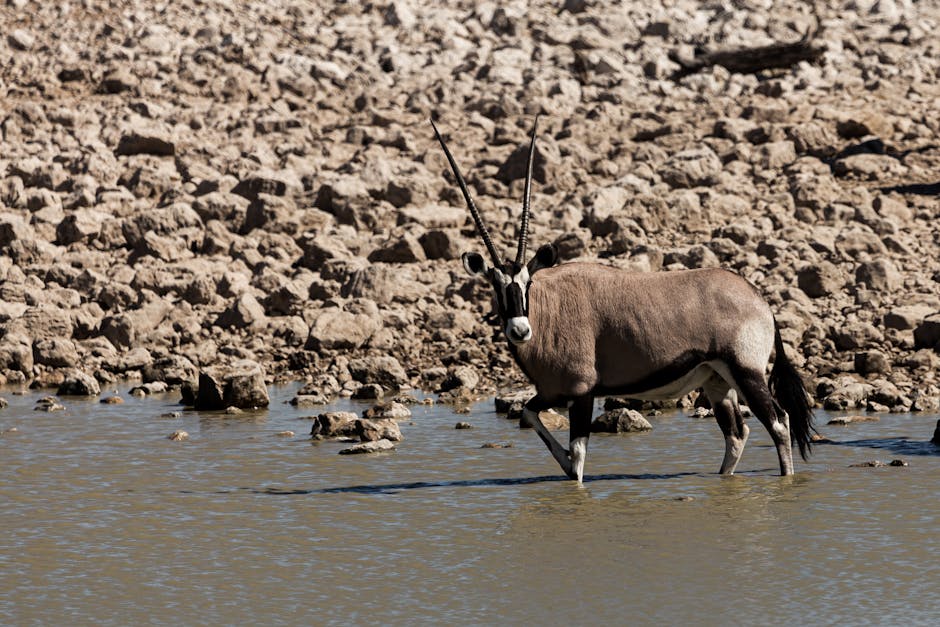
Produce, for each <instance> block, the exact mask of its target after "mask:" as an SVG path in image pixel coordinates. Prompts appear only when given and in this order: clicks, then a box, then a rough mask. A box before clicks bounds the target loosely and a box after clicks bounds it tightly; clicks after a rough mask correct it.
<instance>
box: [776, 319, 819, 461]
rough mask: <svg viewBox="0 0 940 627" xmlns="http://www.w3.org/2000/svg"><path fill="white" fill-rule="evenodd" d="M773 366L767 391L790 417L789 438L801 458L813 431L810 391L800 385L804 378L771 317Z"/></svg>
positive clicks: (809, 447)
mask: <svg viewBox="0 0 940 627" xmlns="http://www.w3.org/2000/svg"><path fill="white" fill-rule="evenodd" d="M774 349H775V350H776V351H777V356H776V357H775V358H774V367H773V368H772V369H771V370H770V393H771V394H772V395H773V397H774V399H775V400H776V401H777V403H779V405H780V407H782V408H783V410H784V411H785V412H787V415H788V416H789V417H790V439H791V440H792V441H793V442H796V444H797V446H799V447H800V456H801V457H802V458H803V459H806V457H807V456H808V455H809V454H810V453H811V452H812V451H811V448H812V436H813V434H814V433H816V427H814V426H813V409H812V407H810V404H809V395H808V394H807V393H806V388H804V387H803V379H802V378H800V373H798V372H797V371H796V368H794V367H793V364H792V363H790V360H789V359H787V353H786V352H785V351H784V350H783V340H781V339H780V328H779V327H778V326H777V322H776V320H775V321H774Z"/></svg>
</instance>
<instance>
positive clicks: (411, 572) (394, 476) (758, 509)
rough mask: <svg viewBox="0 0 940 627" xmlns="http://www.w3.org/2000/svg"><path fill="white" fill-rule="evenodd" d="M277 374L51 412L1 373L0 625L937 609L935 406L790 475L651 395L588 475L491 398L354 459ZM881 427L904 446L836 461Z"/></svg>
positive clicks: (756, 433) (593, 460) (781, 615)
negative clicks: (655, 409) (726, 451)
mask: <svg viewBox="0 0 940 627" xmlns="http://www.w3.org/2000/svg"><path fill="white" fill-rule="evenodd" d="M291 395H292V390H291V389H285V390H276V391H275V395H274V398H273V399H272V400H273V402H272V405H271V409H270V410H269V411H267V412H260V413H258V414H248V415H245V414H242V415H238V416H225V415H222V414H207V413H196V412H182V415H181V417H179V418H166V417H162V416H164V415H165V414H166V413H168V412H169V411H173V410H178V409H179V408H178V406H176V405H175V399H172V398H169V397H167V398H165V399H147V400H138V399H129V400H128V402H127V403H125V404H124V405H102V404H100V403H96V402H93V401H89V402H82V401H80V400H69V401H68V402H67V403H66V406H67V409H66V411H65V412H59V413H57V414H52V415H47V414H42V415H40V414H38V413H36V412H33V411H32V406H33V404H34V401H35V398H34V397H29V396H26V397H8V398H9V400H10V401H11V407H9V408H7V409H5V410H3V411H2V412H0V434H2V435H0V459H2V460H3V463H2V464H0V502H2V503H3V507H2V510H0V511H2V514H0V590H2V591H3V592H4V594H3V595H0V624H23V623H41V624H59V623H63V622H65V621H70V622H75V621H76V619H78V622H81V623H96V624H98V623H100V624H115V625H125V624H136V623H152V622H159V623H168V622H183V623H187V624H191V623H263V624H269V623H289V624H294V623H303V624H309V623H316V624H343V625H345V624H350V623H354V624H357V623H364V622H374V621H375V620H376V618H377V617H380V618H379V620H380V621H381V622H382V623H383V624H413V623H415V622H418V623H434V624H438V623H445V622H446V623H451V624H493V623H500V624H507V623H509V624H512V623H525V624H539V623H548V624H557V623H562V622H565V623H576V624H583V623H594V624H596V623H611V624H624V623H629V624H678V623H692V624H780V623H784V622H795V621H800V622H805V621H806V618H807V617H812V618H811V620H812V622H813V623H823V624H836V623H853V624H855V623H865V622H874V623H890V624H897V623H911V624H918V623H920V624H925V623H929V622H931V621H932V620H933V619H935V618H936V611H937V610H936V608H937V607H940V593H938V591H937V589H936V585H935V582H936V581H937V580H938V579H940V572H938V560H937V559H936V557H935V556H936V555H937V554H938V549H940V538H938V536H937V534H936V531H935V526H936V520H937V519H938V516H940V504H938V502H937V499H936V485H937V484H938V479H940V456H938V455H937V454H936V452H933V451H934V450H935V449H933V448H927V446H930V447H932V445H928V444H927V443H926V442H922V441H918V440H917V439H916V438H917V434H921V433H927V434H928V435H929V433H932V430H933V424H934V423H935V421H936V417H916V416H905V417H884V418H883V419H882V421H881V422H880V423H866V424H862V425H857V426H854V427H847V428H845V429H844V430H843V429H840V430H839V431H838V434H839V435H840V436H841V441H840V442H834V443H831V444H829V445H821V446H818V447H817V449H816V450H817V452H816V455H815V457H814V458H813V460H812V461H811V462H810V463H809V464H803V463H798V473H799V474H797V475H795V476H793V477H783V478H782V477H778V476H777V475H776V472H777V471H776V457H775V454H774V451H773V447H772V446H769V438H767V437H766V434H765V433H764V432H763V431H762V430H760V429H752V438H751V439H752V441H751V443H750V444H749V446H748V448H747V450H746V451H745V454H744V457H743V459H742V462H741V466H740V469H741V472H740V473H739V474H738V475H735V476H733V477H722V476H718V475H716V474H714V471H715V470H717V467H718V464H719V463H720V458H721V454H722V452H723V442H722V439H721V435H720V432H719V430H718V428H717V427H716V426H715V425H714V424H713V423H709V422H708V421H699V420H689V419H687V418H685V417H683V416H681V415H677V414H676V415H666V416H661V417H657V418H654V419H653V421H654V430H653V432H651V433H649V434H644V435H643V436H642V437H631V436H629V435H627V436H605V437H595V438H592V440H591V447H590V453H589V455H588V468H587V472H588V476H587V478H586V479H585V483H584V486H580V487H579V486H577V485H575V484H573V483H572V482H570V481H568V480H567V479H565V478H564V477H562V476H561V475H560V474H559V471H558V469H557V466H556V465H555V462H554V461H553V460H552V459H551V457H550V456H549V455H548V453H547V452H546V451H545V449H544V446H543V445H542V443H541V442H540V441H539V440H538V438H537V437H535V436H534V434H532V433H531V432H520V431H519V430H518V428H517V427H516V425H515V424H514V423H512V422H510V421H508V420H506V419H505V418H501V417H497V416H495V415H494V414H493V413H492V412H491V411H490V407H489V405H480V406H477V407H476V408H475V411H474V412H473V413H472V414H471V416H470V417H469V419H470V420H471V421H472V422H473V423H474V427H475V428H474V429H473V430H468V431H455V430H454V429H453V425H454V422H455V421H456V420H457V419H460V420H465V419H467V417H466V416H459V417H457V416H455V415H453V414H451V413H450V411H449V410H448V409H447V408H445V407H431V408H427V407H416V408H415V416H414V419H413V421H412V422H413V424H411V425H403V432H404V435H405V440H404V441H403V442H402V443H400V444H399V446H398V449H397V451H395V452H394V453H391V454H386V455H381V456H374V457H368V456H366V457H347V456H340V455H337V454H336V453H337V452H338V450H339V449H340V448H342V447H343V446H345V445H341V444H338V443H333V442H319V443H317V444H316V446H311V445H310V441H309V439H308V438H307V436H306V433H307V432H308V431H309V422H308V421H307V420H305V419H304V418H305V417H306V416H307V414H308V412H305V411H304V410H296V409H295V408H293V407H291V406H289V405H285V404H283V403H282V402H281V401H282V400H285V399H287V398H290V396H291ZM11 427H16V429H17V430H16V431H9V429H10V428H11ZM176 429H185V430H186V431H189V432H190V434H191V439H190V440H189V441H188V442H183V443H175V442H170V441H169V440H167V439H166V436H167V435H168V434H169V433H171V432H172V431H174V430H176ZM286 430H291V431H294V432H296V433H297V436H296V437H293V438H284V437H278V436H277V434H278V433H281V432H283V431H286ZM830 435H832V434H830ZM489 441H511V442H512V443H513V447H512V448H507V449H482V448H481V445H482V444H483V443H485V442H489ZM873 449H874V450H885V451H889V452H890V453H891V454H893V455H898V456H905V457H908V459H907V461H908V462H909V463H910V466H909V467H906V468H877V469H859V468H849V466H850V465H851V464H854V463H857V462H860V461H865V460H866V459H869V458H870V455H871V451H872V450H873Z"/></svg>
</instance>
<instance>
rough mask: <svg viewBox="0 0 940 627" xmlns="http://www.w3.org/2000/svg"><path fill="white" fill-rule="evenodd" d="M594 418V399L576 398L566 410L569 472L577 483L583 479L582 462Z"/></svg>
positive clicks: (591, 397)
mask: <svg viewBox="0 0 940 627" xmlns="http://www.w3.org/2000/svg"><path fill="white" fill-rule="evenodd" d="M593 417H594V397H593V396H591V395H587V396H580V397H578V398H576V399H575V400H574V401H573V402H572V403H571V407H570V408H569V409H568V421H569V423H570V427H569V441H570V447H571V470H572V472H573V473H574V477H572V478H573V479H576V480H577V482H578V483H581V480H582V479H583V478H584V460H585V459H586V458H587V445H588V439H589V438H590V437H591V420H592V418H593Z"/></svg>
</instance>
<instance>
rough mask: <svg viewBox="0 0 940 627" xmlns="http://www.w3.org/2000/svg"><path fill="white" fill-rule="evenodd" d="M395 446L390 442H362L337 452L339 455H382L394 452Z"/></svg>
mask: <svg viewBox="0 0 940 627" xmlns="http://www.w3.org/2000/svg"><path fill="white" fill-rule="evenodd" d="M394 450H395V444H394V443H392V442H391V441H390V440H377V441H375V442H363V443H362V444H357V445H355V446H350V447H349V448H344V449H343V450H341V451H340V452H339V454H340V455H360V454H362V453H382V452H384V451H394Z"/></svg>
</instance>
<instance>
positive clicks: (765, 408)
mask: <svg viewBox="0 0 940 627" xmlns="http://www.w3.org/2000/svg"><path fill="white" fill-rule="evenodd" d="M735 381H736V382H737V384H738V389H740V390H741V394H743V395H744V400H745V401H746V402H747V406H748V407H750V408H751V411H752V412H754V415H755V416H757V419H758V420H760V421H761V424H762V425H764V427H765V428H766V429H767V431H768V432H769V433H770V438H771V439H772V440H773V441H774V446H775V447H776V448H777V459H778V460H779V461H780V474H781V475H782V476H786V475H792V474H793V450H792V448H791V443H790V418H789V416H787V413H786V412H785V411H783V409H781V410H780V411H779V412H778V411H777V407H778V405H777V403H776V402H775V401H774V398H773V396H772V395H771V394H770V388H768V387H767V381H766V379H765V378H764V374H763V373H762V372H757V371H744V372H741V373H735Z"/></svg>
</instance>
